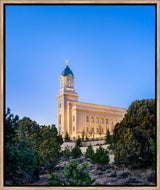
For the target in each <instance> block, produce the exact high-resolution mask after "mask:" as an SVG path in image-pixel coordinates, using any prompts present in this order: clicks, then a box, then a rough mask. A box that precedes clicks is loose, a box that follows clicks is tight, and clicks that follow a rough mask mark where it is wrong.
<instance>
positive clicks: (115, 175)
mask: <svg viewBox="0 0 160 190" xmlns="http://www.w3.org/2000/svg"><path fill="white" fill-rule="evenodd" d="M109 177H117V172H116V170H114V171H113V172H111V173H110V174H109Z"/></svg>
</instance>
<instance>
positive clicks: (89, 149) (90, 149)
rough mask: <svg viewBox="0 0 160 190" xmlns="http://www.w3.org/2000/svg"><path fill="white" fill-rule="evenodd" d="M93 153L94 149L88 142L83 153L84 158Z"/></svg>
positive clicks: (89, 156)
mask: <svg viewBox="0 0 160 190" xmlns="http://www.w3.org/2000/svg"><path fill="white" fill-rule="evenodd" d="M93 154H94V150H93V148H92V145H91V144H89V145H88V147H87V150H86V153H85V158H91V157H92V156H93Z"/></svg>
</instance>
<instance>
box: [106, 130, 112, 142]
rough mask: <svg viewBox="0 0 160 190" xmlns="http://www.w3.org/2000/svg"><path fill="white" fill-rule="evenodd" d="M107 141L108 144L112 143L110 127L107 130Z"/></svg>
mask: <svg viewBox="0 0 160 190" xmlns="http://www.w3.org/2000/svg"><path fill="white" fill-rule="evenodd" d="M105 143H106V144H112V136H111V134H110V132H109V130H108V129H107V132H106V137H105Z"/></svg>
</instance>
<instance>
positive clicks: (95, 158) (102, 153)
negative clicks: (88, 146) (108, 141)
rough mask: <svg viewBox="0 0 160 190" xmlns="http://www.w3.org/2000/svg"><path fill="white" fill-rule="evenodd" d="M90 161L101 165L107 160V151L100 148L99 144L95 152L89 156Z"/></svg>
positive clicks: (106, 162)
mask: <svg viewBox="0 0 160 190" xmlns="http://www.w3.org/2000/svg"><path fill="white" fill-rule="evenodd" d="M91 161H92V163H93V164H98V165H100V166H103V165H105V164H108V162H109V154H108V151H107V150H105V149H104V148H102V147H101V146H100V147H99V148H97V149H96V153H94V154H93V155H92V156H91Z"/></svg>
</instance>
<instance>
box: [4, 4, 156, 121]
mask: <svg viewBox="0 0 160 190" xmlns="http://www.w3.org/2000/svg"><path fill="white" fill-rule="evenodd" d="M65 59H68V60H69V67H70V68H71V70H72V71H73V74H74V76H75V91H76V92H77V93H78V96H79V101H80V102H88V103H94V104H100V105H108V106H115V107H122V108H126V109H128V107H129V105H130V104H131V103H132V102H133V101H135V100H138V99H139V100H141V99H147V98H154V97H155V7H154V6H136V5H135V6H133V5H131V6H118V5H117V6H104V5H102V6H6V107H9V108H11V112H12V113H14V114H17V115H19V117H20V119H21V118H22V117H24V116H27V117H30V118H31V119H32V120H35V121H37V122H38V123H39V124H45V125H51V124H56V106H57V102H56V97H57V94H58V93H59V89H60V81H59V77H60V75H61V72H62V71H63V69H64V68H65V65H66V64H65Z"/></svg>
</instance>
